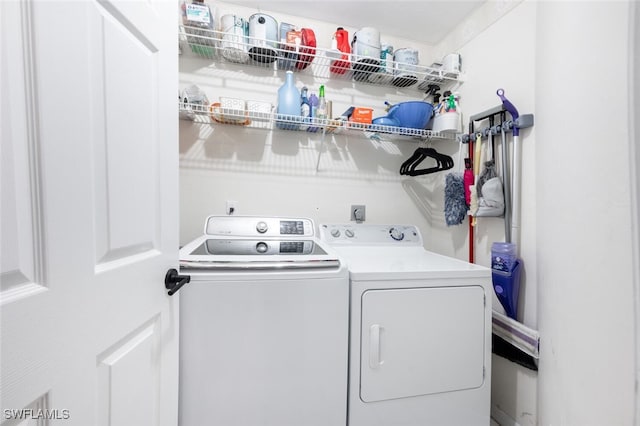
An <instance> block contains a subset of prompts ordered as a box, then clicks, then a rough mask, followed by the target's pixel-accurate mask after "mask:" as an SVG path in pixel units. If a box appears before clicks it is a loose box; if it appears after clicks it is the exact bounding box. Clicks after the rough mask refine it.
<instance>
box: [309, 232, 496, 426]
mask: <svg viewBox="0 0 640 426" xmlns="http://www.w3.org/2000/svg"><path fill="white" fill-rule="evenodd" d="M320 236H321V239H322V240H323V241H325V242H326V243H327V244H329V245H331V246H332V247H333V248H334V249H335V250H336V251H337V252H338V253H339V254H340V257H341V258H342V259H343V260H344V261H345V262H346V263H347V266H348V268H349V276H350V299H351V301H350V355H349V405H348V424H349V426H375V425H379V426H388V425H394V426H418V425H420V426H422V425H438V426H444V425H451V426H460V425H465V426H473V425H489V423H490V391H491V379H490V378H491V300H492V298H491V291H492V287H491V273H490V270H489V269H488V268H485V267H482V266H479V265H474V264H470V263H467V262H464V261H461V260H458V259H454V258H451V257H446V256H442V255H439V254H436V253H432V252H429V251H426V250H425V249H424V248H423V240H422V237H421V235H420V232H419V230H418V228H417V227H415V226H411V225H400V226H399V225H368V224H324V225H321V226H320Z"/></svg>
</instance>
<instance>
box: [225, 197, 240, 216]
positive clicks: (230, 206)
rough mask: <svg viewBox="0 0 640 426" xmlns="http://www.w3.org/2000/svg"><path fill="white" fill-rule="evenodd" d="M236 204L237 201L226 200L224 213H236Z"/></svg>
mask: <svg viewBox="0 0 640 426" xmlns="http://www.w3.org/2000/svg"><path fill="white" fill-rule="evenodd" d="M237 204H238V202H237V201H231V200H227V209H226V212H227V214H228V215H232V214H234V213H235V212H236V208H237Z"/></svg>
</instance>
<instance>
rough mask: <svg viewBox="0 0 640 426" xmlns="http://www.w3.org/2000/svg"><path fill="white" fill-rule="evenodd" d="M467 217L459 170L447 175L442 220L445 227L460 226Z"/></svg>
mask: <svg viewBox="0 0 640 426" xmlns="http://www.w3.org/2000/svg"><path fill="white" fill-rule="evenodd" d="M462 151H463V149H462V140H460V146H459V149H458V169H460V167H461V164H462ZM466 216H467V201H466V199H465V193H464V177H463V173H462V171H461V170H458V171H457V172H453V173H448V174H447V176H446V177H445V185H444V218H445V221H446V223H447V226H452V225H460V224H461V223H462V222H464V218H465V217H466Z"/></svg>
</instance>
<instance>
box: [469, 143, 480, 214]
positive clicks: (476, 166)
mask: <svg viewBox="0 0 640 426" xmlns="http://www.w3.org/2000/svg"><path fill="white" fill-rule="evenodd" d="M481 155H482V135H481V134H480V133H478V134H477V135H476V146H475V154H474V157H473V181H474V182H478V177H479V175H480V163H481V161H482V159H481V158H480V156H481ZM469 191H470V192H471V202H470V204H469V210H471V215H472V216H474V217H473V219H472V221H471V224H472V225H473V226H475V224H476V218H475V214H476V212H477V211H478V192H477V191H476V186H475V183H474V184H473V185H471V186H470V187H469Z"/></svg>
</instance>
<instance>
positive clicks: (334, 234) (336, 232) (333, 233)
mask: <svg viewBox="0 0 640 426" xmlns="http://www.w3.org/2000/svg"><path fill="white" fill-rule="evenodd" d="M331 236H332V237H333V238H338V237H339V236H340V230H339V229H338V228H333V229H332V230H331Z"/></svg>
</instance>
